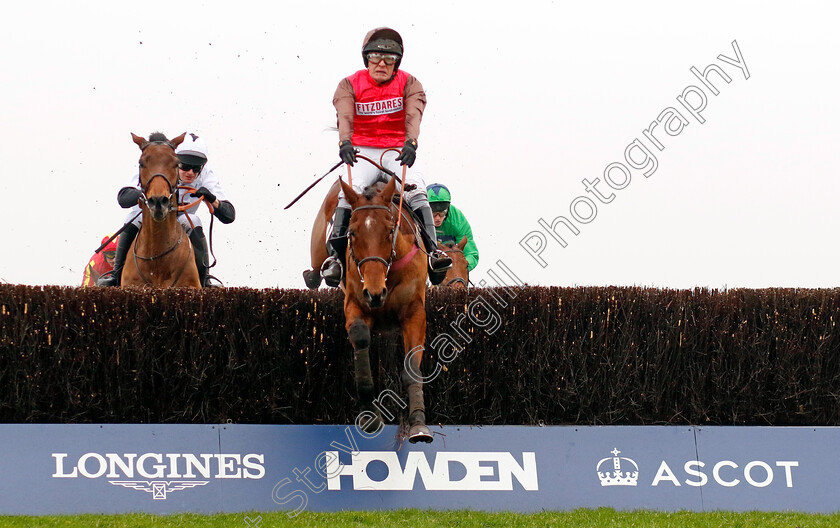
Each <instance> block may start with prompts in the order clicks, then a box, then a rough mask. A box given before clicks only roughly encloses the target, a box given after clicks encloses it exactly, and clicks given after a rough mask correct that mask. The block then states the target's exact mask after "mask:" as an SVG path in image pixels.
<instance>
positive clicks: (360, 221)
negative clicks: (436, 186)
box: [339, 178, 432, 443]
mask: <svg viewBox="0 0 840 528" xmlns="http://www.w3.org/2000/svg"><path fill="white" fill-rule="evenodd" d="M339 181H340V184H341V188H342V190H343V191H344V196H345V198H346V199H347V202H348V203H349V204H350V208H351V210H352V213H351V216H350V225H349V229H348V232H347V237H348V240H347V260H346V262H347V267H346V273H345V278H344V317H345V321H346V324H345V327H346V329H347V335H348V337H349V338H350V343H351V344H352V345H353V357H354V364H355V376H356V389H357V391H358V393H359V400H360V403H361V407H362V411H363V412H362V414H360V415H359V419H358V420H357V422H356V423H357V424H359V423H360V422H361V426H362V428H363V429H364V430H365V431H367V432H368V433H372V432H374V431H378V430H379V428H380V427H381V426H382V415H381V413H380V411H379V409H378V408H377V407H375V406H374V405H373V398H374V393H373V375H372V373H371V366H370V357H369V355H368V349H369V347H370V333H371V329H372V328H374V326H375V325H380V326H382V325H389V324H392V323H394V322H395V323H396V324H397V325H398V326H399V328H400V330H401V331H402V337H403V347H404V350H405V354H404V357H403V373H402V382H403V386H404V387H405V388H406V390H407V392H408V425H409V432H408V440H409V442H411V443H415V442H431V441H432V435H431V432H430V431H429V428H428V427H426V409H425V405H424V403H423V380H422V374H421V370H420V363H421V361H422V359H423V346H424V343H425V340H426V278H427V274H428V268H427V263H426V254H425V252H423V251H422V250H421V245H422V242H421V241H420V239H419V236H420V235H419V232H418V231H417V230H416V226H415V223H414V221H413V220H411V215H409V214H407V213H406V212H405V211H404V210H399V209H398V208H397V206H395V205H394V203H393V199H394V194H395V192H396V180H395V179H394V178H391V180H390V181H389V182H388V183H387V184H386V185H385V187H384V188H382V190H378V187H376V186H373V187H370V188H368V189H366V190H365V191H364V192H363V193H362V194H358V193H356V192H355V191H354V190H353V188H352V187H351V186H350V185H347V184H346V183H344V181H343V180H339Z"/></svg>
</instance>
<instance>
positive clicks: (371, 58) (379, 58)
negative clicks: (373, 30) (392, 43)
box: [367, 52, 399, 66]
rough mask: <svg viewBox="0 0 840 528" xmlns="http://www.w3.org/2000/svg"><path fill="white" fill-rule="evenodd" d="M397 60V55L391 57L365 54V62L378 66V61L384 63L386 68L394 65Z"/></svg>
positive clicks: (386, 54) (372, 53)
mask: <svg viewBox="0 0 840 528" xmlns="http://www.w3.org/2000/svg"><path fill="white" fill-rule="evenodd" d="M397 59H399V56H398V55H392V54H390V53H376V52H371V53H368V54H367V60H369V61H370V62H372V63H374V64H379V62H380V61H383V60H384V61H385V64H387V65H388V66H390V65H392V64H394V63H395V62H397Z"/></svg>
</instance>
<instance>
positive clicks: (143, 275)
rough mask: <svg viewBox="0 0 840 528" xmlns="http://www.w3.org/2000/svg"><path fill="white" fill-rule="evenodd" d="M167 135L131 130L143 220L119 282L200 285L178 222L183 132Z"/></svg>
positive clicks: (187, 242) (137, 284)
mask: <svg viewBox="0 0 840 528" xmlns="http://www.w3.org/2000/svg"><path fill="white" fill-rule="evenodd" d="M185 135H186V134H181V135H180V136H178V137H176V138H174V139H171V140H168V139H166V136H164V135H163V134H160V133H155V134H152V135H151V136H149V139H145V138H143V137H140V136H137V135H135V134H131V137H132V138H133V139H134V142H135V143H136V144H137V146H138V147H140V152H141V154H140V186H141V187H142V189H143V195H142V196H141V197H140V200H139V202H140V208H141V211H142V213H143V224H142V225H141V226H140V232H139V233H137V237H136V238H135V239H134V242H133V243H132V244H131V247H130V248H129V250H128V255H127V256H126V262H125V266H124V267H123V271H122V280H121V284H122V286H129V287H131V286H153V287H171V286H176V287H191V288H201V283H200V281H199V278H198V268H196V266H195V256H194V255H193V247H192V244H191V243H190V239H189V237H188V236H187V234H186V232H185V231H184V228H183V227H181V224H180V223H178V198H177V192H176V189H177V185H178V156H176V155H175V148H176V147H177V146H178V145H180V144H181V142H182V141H184V136H185Z"/></svg>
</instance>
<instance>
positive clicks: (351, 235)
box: [347, 231, 356, 238]
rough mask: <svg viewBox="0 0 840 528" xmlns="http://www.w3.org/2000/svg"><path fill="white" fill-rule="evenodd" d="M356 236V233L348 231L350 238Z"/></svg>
mask: <svg viewBox="0 0 840 528" xmlns="http://www.w3.org/2000/svg"><path fill="white" fill-rule="evenodd" d="M354 236H356V233H354V232H353V231H347V237H348V238H353V237H354Z"/></svg>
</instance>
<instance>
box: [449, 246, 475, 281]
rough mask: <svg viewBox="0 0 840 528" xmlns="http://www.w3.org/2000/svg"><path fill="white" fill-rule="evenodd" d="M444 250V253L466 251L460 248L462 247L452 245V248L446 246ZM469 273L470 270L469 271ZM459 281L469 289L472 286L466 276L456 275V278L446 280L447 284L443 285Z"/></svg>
mask: <svg viewBox="0 0 840 528" xmlns="http://www.w3.org/2000/svg"><path fill="white" fill-rule="evenodd" d="M443 252H444V253H463V252H464V250H462V249H460V248H457V247H450V248H444V250H443ZM467 273H469V271H468V272H467ZM459 282H460V283H461V284H463V285H464V287H465V288H467V289H469V288H470V285H469V283H468V282H467V280H466V279H465V278H463V277H455V278H454V279H449V280H448V281H447V282H446V284H444V285H443V286H450V285H452V284H458V283H459Z"/></svg>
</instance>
